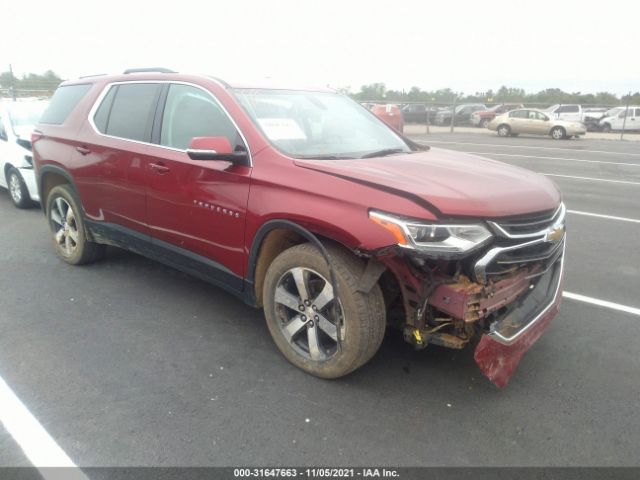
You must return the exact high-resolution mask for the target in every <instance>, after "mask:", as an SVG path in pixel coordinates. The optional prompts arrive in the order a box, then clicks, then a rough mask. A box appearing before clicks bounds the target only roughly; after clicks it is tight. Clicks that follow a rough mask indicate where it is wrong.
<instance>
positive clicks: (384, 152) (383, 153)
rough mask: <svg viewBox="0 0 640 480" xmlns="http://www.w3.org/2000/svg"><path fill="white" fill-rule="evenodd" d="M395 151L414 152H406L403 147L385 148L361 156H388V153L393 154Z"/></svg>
mask: <svg viewBox="0 0 640 480" xmlns="http://www.w3.org/2000/svg"><path fill="white" fill-rule="evenodd" d="M394 153H413V152H405V151H404V149H403V148H385V149H384V150H378V151H376V152H371V153H367V154H365V155H362V156H361V157H360V158H373V157H386V156H387V155H393V154H394Z"/></svg>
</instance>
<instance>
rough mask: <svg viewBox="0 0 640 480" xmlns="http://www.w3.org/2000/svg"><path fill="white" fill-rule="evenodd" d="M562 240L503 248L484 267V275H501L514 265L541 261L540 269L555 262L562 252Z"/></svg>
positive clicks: (520, 265) (518, 265)
mask: <svg viewBox="0 0 640 480" xmlns="http://www.w3.org/2000/svg"><path fill="white" fill-rule="evenodd" d="M563 245H564V240H563V241H561V242H557V243H550V242H544V243H538V244H535V245H530V246H526V247H522V248H518V249H515V250H505V251H503V252H501V253H499V254H497V255H496V256H495V258H494V259H493V261H492V262H490V263H489V264H488V265H487V268H486V269H485V274H486V275H502V274H504V273H507V272H508V271H510V270H512V269H513V268H514V267H517V268H519V267H523V266H526V265H527V264H531V263H535V262H541V263H542V270H545V269H546V266H547V265H550V264H552V263H553V262H555V261H556V260H557V259H558V257H559V256H560V254H561V253H562V247H563Z"/></svg>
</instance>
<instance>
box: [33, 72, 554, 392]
mask: <svg viewBox="0 0 640 480" xmlns="http://www.w3.org/2000/svg"><path fill="white" fill-rule="evenodd" d="M32 140H33V152H34V159H35V166H36V169H37V181H38V187H39V190H40V197H41V198H42V204H43V207H44V210H45V214H46V218H47V221H48V224H49V228H50V232H51V238H52V241H53V246H54V248H55V250H56V252H57V254H58V255H59V256H60V257H61V258H62V259H63V260H64V261H66V262H68V263H70V264H74V265H75V264H83V263H88V262H91V261H95V260H97V259H99V258H100V257H102V256H103V254H104V252H105V245H114V246H117V247H122V248H126V249H129V250H132V251H134V252H137V253H139V254H142V255H145V256H147V257H150V258H153V259H156V260H159V261H161V262H163V263H165V264H167V265H170V266H172V267H175V268H177V269H180V270H183V271H185V272H188V273H190V274H193V275H195V276H197V277H199V278H201V279H204V280H206V281H208V282H211V283H212V284H214V285H217V286H219V287H221V288H224V289H226V290H228V291H229V292H231V293H233V294H235V295H237V296H238V297H240V298H241V299H242V300H244V301H245V302H247V303H248V304H250V305H253V306H255V307H258V308H263V309H264V312H265V317H266V321H267V324H268V327H269V330H270V332H271V335H272V336H273V339H274V341H275V343H276V345H277V346H278V348H279V349H280V350H281V352H282V353H283V354H284V356H285V357H286V358H287V359H288V360H289V361H290V362H291V363H293V364H295V365H296V366H298V367H300V368H301V369H303V370H305V371H307V372H309V373H311V374H313V375H317V376H319V377H324V378H335V377H340V376H342V375H346V374H348V373H349V372H351V371H353V370H355V369H357V368H358V367H360V366H362V365H363V364H365V363H366V362H367V361H368V360H369V359H370V358H371V357H372V356H373V355H374V354H375V353H376V351H377V350H378V348H379V347H380V344H381V342H382V339H383V337H384V334H385V329H386V327H387V326H393V327H398V328H400V330H401V331H402V332H403V334H404V338H405V339H406V341H407V342H409V343H411V344H412V345H414V346H415V347H416V348H424V347H426V346H428V345H440V346H444V347H448V348H455V349H461V348H464V347H466V346H475V359H476V361H477V363H478V364H479V366H480V368H481V370H482V371H483V372H484V374H485V375H487V376H488V377H489V378H490V379H491V380H492V381H493V382H494V383H495V384H497V385H499V386H503V385H505V384H506V382H507V381H508V379H509V377H510V375H511V373H512V372H513V370H514V369H515V367H516V365H517V363H518V361H519V360H520V357H521V356H522V355H523V353H524V352H525V351H526V350H527V349H528V348H529V347H530V346H531V344H532V343H533V342H534V341H535V340H537V338H538V337H539V336H540V335H541V333H542V331H543V330H544V329H545V328H546V327H547V325H548V324H549V322H550V321H551V320H552V319H553V317H554V316H555V315H556V312H557V311H558V307H559V303H560V297H561V295H560V289H561V281H562V270H563V254H564V243H565V242H564V213H565V209H564V206H563V204H562V203H561V195H560V193H559V191H558V189H557V188H556V187H555V185H554V184H553V183H551V182H550V181H549V180H547V178H545V177H543V176H541V175H537V174H535V173H533V172H529V171H527V170H523V169H520V168H516V167H512V166H508V165H504V164H502V163H499V162H496V161H491V160H486V159H483V158H480V157H476V156H471V155H467V154H463V153H459V152H453V151H447V150H440V149H431V150H429V149H428V148H427V147H422V146H420V145H418V144H416V143H414V142H412V141H410V140H408V139H406V138H404V137H402V136H401V135H400V134H399V133H397V132H395V131H394V130H393V129H391V128H390V127H389V126H387V125H385V124H384V123H383V122H382V121H380V120H379V119H378V118H376V117H375V115H373V114H372V113H371V112H369V111H367V110H366V109H365V108H364V107H362V106H360V105H358V104H357V103H356V102H354V101H352V100H351V99H349V98H348V97H346V96H344V95H340V94H338V93H335V92H333V91H331V90H293V89H285V88H282V89H274V88H265V87H263V86H256V85H238V84H229V83H226V82H223V81H221V80H218V79H216V78H211V77H204V76H192V75H183V74H177V73H174V72H170V71H157V72H151V71H147V70H143V71H140V70H135V71H128V72H125V74H123V75H118V76H94V77H86V78H81V79H79V80H75V81H68V82H65V83H63V84H62V85H61V86H60V87H59V88H58V90H57V91H56V93H55V95H54V96H53V98H52V100H51V103H50V106H49V108H48V110H46V112H45V113H44V115H43V117H42V120H41V123H40V124H39V125H38V126H37V130H36V131H35V133H34V135H33V138H32Z"/></svg>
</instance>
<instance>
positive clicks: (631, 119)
mask: <svg viewBox="0 0 640 480" xmlns="http://www.w3.org/2000/svg"><path fill="white" fill-rule="evenodd" d="M613 110H615V112H611V111H610V112H607V113H611V114H612V115H610V116H608V117H605V118H603V119H602V120H600V126H601V127H602V131H603V132H610V131H611V130H622V128H623V127H624V130H640V106H638V105H629V108H628V109H627V107H616V109H613ZM625 117H626V121H625Z"/></svg>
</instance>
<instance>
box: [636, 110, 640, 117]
mask: <svg viewBox="0 0 640 480" xmlns="http://www.w3.org/2000/svg"><path fill="white" fill-rule="evenodd" d="M636 117H640V108H636Z"/></svg>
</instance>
